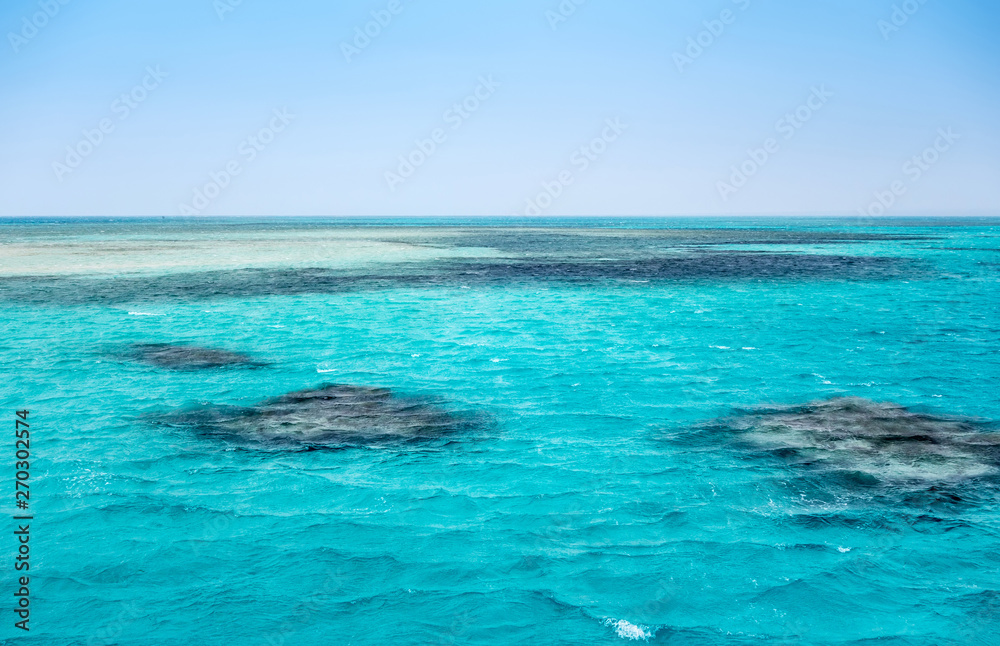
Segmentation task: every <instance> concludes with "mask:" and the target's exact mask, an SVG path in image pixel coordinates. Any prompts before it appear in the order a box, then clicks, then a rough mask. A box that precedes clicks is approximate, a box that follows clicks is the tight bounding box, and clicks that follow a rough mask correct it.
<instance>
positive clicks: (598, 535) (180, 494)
mask: <svg viewBox="0 0 1000 646" xmlns="http://www.w3.org/2000/svg"><path fill="white" fill-rule="evenodd" d="M998 287H1000V220H988V219H957V220H956V219H947V220H946V219H921V220H888V219H887V220H848V219H844V220H818V219H757V220H754V219H746V220H695V219H673V220H667V219H662V220H658V219H641V220H640V219H636V220H618V219H572V220H571V219H566V220H555V219H553V220H509V219H493V220H453V219H424V220H408V219H399V220H321V219H294V220H225V219H218V220H194V219H192V220H176V219H175V220H110V219H90V220H66V221H60V220H7V221H3V222H0V321H2V328H0V329H2V332H3V334H2V337H0V371H2V375H0V377H2V380H0V383H2V384H3V385H2V387H0V403H2V407H0V414H2V415H6V416H7V418H8V419H9V425H10V428H11V429H13V427H14V411H16V410H19V409H25V408H26V409H29V410H30V411H31V412H30V419H31V432H32V433H31V437H32V443H31V454H32V457H31V476H30V477H31V479H30V485H31V499H30V502H31V507H30V512H31V513H32V514H33V516H34V520H32V521H31V561H30V564H31V571H30V574H31V610H32V612H31V630H30V632H29V633H25V632H23V631H20V630H17V629H15V628H14V626H13V624H14V621H15V613H13V612H11V610H12V609H13V607H14V602H13V601H12V599H14V597H13V596H11V595H12V594H13V593H14V591H15V590H16V587H15V572H14V569H13V563H14V554H15V553H16V548H17V546H16V539H15V537H14V536H13V534H12V532H13V531H14V529H15V526H14V521H13V520H10V519H9V516H8V519H9V520H8V521H6V524H5V527H6V529H4V530H3V531H2V535H3V538H2V539H0V551H2V553H3V554H4V555H5V556H4V563H5V565H4V566H3V571H4V572H5V574H4V575H3V577H0V586H2V589H0V594H2V597H3V598H4V599H7V601H6V602H4V603H3V604H0V605H3V606H4V608H5V609H4V612H3V615H0V616H5V619H4V620H3V625H2V626H0V643H4V644H24V645H25V646H29V645H35V644H39V645H42V644H44V645H60V646H61V645H66V646H70V645H78V644H79V645H86V646H95V645H109V646H110V645H143V646H145V645H148V646H174V645H182V644H183V645H187V644H206V645H215V644H220V645H221V644H226V645H229V644H241V645H260V646H266V645H271V646H277V645H284V646H312V645H323V644H339V645H343V646H347V645H351V644H358V645H361V644H366V645H367V644H372V645H375V644H378V645H387V644H392V645H400V646H403V645H409V644H414V645H415V644H421V645H424V644H539V645H543V644H544V645H552V644H567V645H570V644H572V645H582V644H625V643H644V642H648V643H651V644H685V645H686V644H692V645H727V646H728V645H734V646H735V645H745V644H808V645H831V646H832V645H838V646H839V645H848V644H850V645H861V644H865V645H873V646H874V645H878V646H883V645H884V646H903V645H914V646H916V645H920V646H924V645H926V646H942V645H959V644H962V645H966V644H997V643H998V641H997V639H998V638H997V635H998V634H1000V505H998V501H1000V498H998V493H1000V470H998V465H1000V440H998V439H997V438H998V437H1000V435H998V431H1000V427H998V425H997V422H998V421H1000V399H998V392H1000V389H998V387H997V383H998V380H1000V355H998V343H1000V290H998ZM223 351H225V352H223ZM302 391H307V392H305V393H303V392H302ZM289 393H294V394H292V395H288V394H289ZM3 411H6V412H3ZM3 445H4V446H6V447H7V449H6V451H7V453H8V454H7V455H4V456H3V457H2V459H0V463H3V464H5V465H6V466H5V467H4V468H5V469H7V471H6V472H5V473H4V475H3V477H2V478H0V480H3V481H4V482H6V483H7V485H6V494H5V495H4V505H3V509H4V511H6V512H8V513H9V515H13V514H15V513H23V512H18V511H17V510H16V509H15V508H14V480H13V478H14V469H15V468H14V459H15V458H14V445H13V432H11V436H10V438H9V439H8V440H6V441H5V442H4V443H3Z"/></svg>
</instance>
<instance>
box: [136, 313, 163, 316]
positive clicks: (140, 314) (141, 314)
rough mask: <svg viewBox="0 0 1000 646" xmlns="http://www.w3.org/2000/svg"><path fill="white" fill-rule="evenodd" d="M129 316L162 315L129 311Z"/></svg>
mask: <svg viewBox="0 0 1000 646" xmlns="http://www.w3.org/2000/svg"><path fill="white" fill-rule="evenodd" d="M128 315H129V316H163V315H162V314H150V313H149V312H129V313H128Z"/></svg>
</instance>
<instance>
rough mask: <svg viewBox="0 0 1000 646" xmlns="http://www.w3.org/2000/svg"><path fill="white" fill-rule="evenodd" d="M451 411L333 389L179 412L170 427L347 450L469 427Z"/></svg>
mask: <svg viewBox="0 0 1000 646" xmlns="http://www.w3.org/2000/svg"><path fill="white" fill-rule="evenodd" d="M470 421H471V420H470V419H469V418H468V416H463V415H459V414H456V413H452V412H449V411H447V410H445V409H444V408H442V407H440V406H438V405H437V404H435V403H433V402H431V401H428V400H425V399H420V398H416V397H406V396H401V395H397V394H395V393H394V392H393V391H391V390H389V389H387V388H370V387H365V386H349V385H339V384H328V385H323V386H320V387H319V388H315V389H311V390H301V391H297V392H293V393H289V394H287V395H283V396H281V397H277V398H275V399H269V400H266V401H263V402H261V403H259V404H257V405H256V406H252V407H248V408H241V407H208V408H202V409H198V410H193V411H184V412H180V413H175V414H173V415H171V416H169V417H168V419H167V422H168V423H171V424H175V425H186V426H192V427H195V428H197V429H198V430H199V431H201V432H203V433H205V434H209V435H217V436H224V437H228V438H232V439H236V440H244V441H250V442H256V443H266V444H279V445H289V444H292V445H305V446H316V445H320V446H322V445H327V446H329V445H344V444H372V443H383V442H393V441H408V440H420V439H435V438H439V437H441V436H443V435H446V434H449V433H452V432H455V431H459V430H462V429H463V428H467V427H469V426H470Z"/></svg>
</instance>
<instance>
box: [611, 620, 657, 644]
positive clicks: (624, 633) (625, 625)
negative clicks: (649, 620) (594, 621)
mask: <svg viewBox="0 0 1000 646" xmlns="http://www.w3.org/2000/svg"><path fill="white" fill-rule="evenodd" d="M604 625H605V626H609V627H611V628H614V629H615V633H616V634H617V635H618V636H619V637H621V638H622V639H630V640H632V641H639V640H640V639H641V640H643V641H649V638H650V637H652V636H653V633H654V631H653V630H651V629H650V628H649V627H648V626H637V625H635V624H633V623H631V622H628V621H625V620H624V619H614V618H610V617H609V618H608V619H605V620H604Z"/></svg>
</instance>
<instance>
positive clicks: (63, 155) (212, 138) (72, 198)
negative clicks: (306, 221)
mask: <svg viewBox="0 0 1000 646" xmlns="http://www.w3.org/2000/svg"><path fill="white" fill-rule="evenodd" d="M0 33H2V34H3V35H4V40H3V43H0V134H2V141H3V145H2V146H0V215H5V216H46V215H59V216H62V215H91V216H101V215H112V216H127V215H148V216H160V215H167V216H169V215H205V216H219V215H255V216H256V215H328V216H396V215H404V216H405V215H423V216H435V215H460V216H472V215H531V216H534V215H542V216H558V215H574V216H585V215H612V216H686V215H691V216H710V215H722V216H738V215H846V216H856V215H869V216H880V215H886V216H891V215H899V216H910V215H1000V83H998V79H1000V75H998V71H1000V38H997V34H998V33H1000V3H997V2H995V1H994V0H990V1H989V2H987V1H985V0H978V1H972V0H905V1H903V0H807V1H803V0H701V1H695V0H655V1H653V0H615V1H614V2H612V1H611V0H503V1H495V2H458V1H453V0H372V1H367V0H365V1H360V0H359V1H346V0H345V1H341V2H329V1H325V2H320V1H318V0H283V1H282V2H277V1H275V0H270V1H268V0H144V1H143V2H135V1H134V0H131V1H126V0H104V1H102V2H85V1H84V0H5V2H4V3H3V4H2V5H0Z"/></svg>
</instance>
